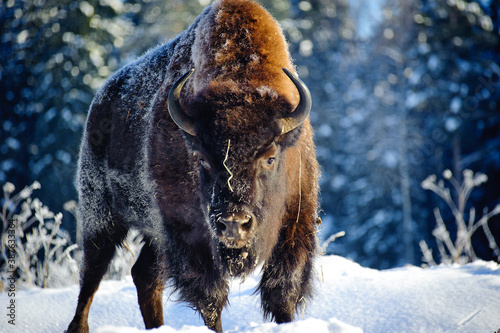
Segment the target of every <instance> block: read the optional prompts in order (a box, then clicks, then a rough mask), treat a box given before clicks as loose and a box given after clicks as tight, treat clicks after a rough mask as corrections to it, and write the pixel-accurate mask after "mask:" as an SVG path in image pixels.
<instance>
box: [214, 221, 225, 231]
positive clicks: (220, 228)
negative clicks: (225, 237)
mask: <svg viewBox="0 0 500 333" xmlns="http://www.w3.org/2000/svg"><path fill="white" fill-rule="evenodd" d="M216 227H217V231H218V232H224V231H226V229H227V226H226V224H225V223H224V222H220V221H219V222H217V224H216Z"/></svg>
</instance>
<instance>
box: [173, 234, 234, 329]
mask: <svg viewBox="0 0 500 333" xmlns="http://www.w3.org/2000/svg"><path fill="white" fill-rule="evenodd" d="M176 246H177V249H178V250H179V253H183V254H185V255H184V256H183V257H179V256H176V257H175V258H172V259H173V260H171V261H170V262H171V264H172V265H171V272H172V274H173V276H172V278H173V279H174V285H175V286H176V288H177V289H178V290H179V292H180V295H181V300H183V301H185V302H187V303H189V304H190V305H191V307H193V308H194V309H195V310H197V311H198V312H199V313H200V314H201V316H202V318H203V321H204V322H205V325H206V326H207V327H208V328H210V329H211V330H214V331H216V332H222V322H221V312H222V309H223V308H224V306H225V305H226V303H227V299H228V293H229V287H228V284H227V281H226V280H225V279H224V277H223V275H222V272H221V270H220V267H219V265H218V264H217V263H216V262H215V261H214V259H213V256H212V250H211V248H210V247H209V244H200V243H198V244H185V243H182V242H179V243H178V244H177V245H176Z"/></svg>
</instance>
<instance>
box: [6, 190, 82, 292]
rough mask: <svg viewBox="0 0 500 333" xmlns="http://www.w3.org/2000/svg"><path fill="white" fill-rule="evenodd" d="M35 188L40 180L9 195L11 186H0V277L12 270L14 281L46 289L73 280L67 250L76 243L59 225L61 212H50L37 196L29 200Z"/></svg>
mask: <svg viewBox="0 0 500 333" xmlns="http://www.w3.org/2000/svg"><path fill="white" fill-rule="evenodd" d="M39 188H41V186H40V183H38V182H34V183H33V184H32V185H30V186H26V187H25V188H24V189H23V190H21V191H20V192H19V193H18V194H16V195H14V196H11V194H12V193H14V191H15V186H14V185H13V184H12V183H6V184H4V185H3V192H4V202H3V205H2V210H1V213H2V214H1V220H2V234H1V255H2V260H1V261H0V265H2V270H1V271H0V278H2V279H5V278H6V275H8V274H9V273H10V274H11V273H12V272H13V271H15V272H17V274H18V276H19V278H18V280H17V281H18V282H19V283H20V284H22V285H25V286H27V287H30V286H31V285H32V284H33V283H35V284H37V285H39V286H40V287H43V288H46V287H49V286H59V285H65V284H68V283H72V282H76V280H77V278H78V275H77V265H76V262H75V261H74V260H73V259H72V258H71V253H72V252H73V251H75V250H76V249H77V246H76V245H72V244H71V237H70V235H69V233H68V232H66V231H64V230H62V229H61V228H60V226H61V222H62V214H61V213H58V214H54V213H53V212H52V211H50V209H49V208H48V207H47V206H45V205H43V203H42V202H41V201H40V200H39V199H37V198H35V199H31V195H32V193H33V191H34V190H36V189H39ZM40 253H43V255H42V256H40ZM9 259H11V260H10V261H9ZM7 263H9V265H8V266H7Z"/></svg>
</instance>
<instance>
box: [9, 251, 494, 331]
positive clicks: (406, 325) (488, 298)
mask: <svg viewBox="0 0 500 333" xmlns="http://www.w3.org/2000/svg"><path fill="white" fill-rule="evenodd" d="M316 275H317V281H316V297H315V298H314V300H313V301H310V302H309V304H307V308H306V309H304V311H303V312H302V313H301V314H300V315H299V318H297V321H296V322H294V323H290V324H284V325H277V324H275V323H269V322H264V321H263V319H262V315H261V312H260V309H259V298H258V296H256V295H253V292H254V290H255V287H256V285H257V281H258V279H259V276H258V274H255V275H252V276H250V277H248V278H247V279H246V280H245V281H240V280H235V281H233V283H232V286H231V295H230V305H229V307H228V308H226V309H225V310H224V311H223V314H222V322H223V328H224V330H225V331H226V332H251V333H257V332H259V333H260V332H266V333H271V332H272V333H278V332H315V333H319V332H343V333H344V332H398V333H399V332H489V333H493V332H495V331H497V330H498V329H500V315H499V313H500V266H499V265H498V264H497V263H493V262H484V261H477V262H474V263H472V264H468V265H464V266H457V265H453V266H443V265H442V266H437V267H432V268H419V267H414V266H406V267H402V268H395V269H389V270H382V271H379V270H374V269H369V268H364V267H361V266H360V265H358V264H357V263H354V262H352V261H350V260H347V259H345V258H342V257H338V256H325V257H321V258H319V259H318V261H317V263H316ZM77 295H78V286H72V287H68V288H62V289H30V290H22V291H18V292H17V293H16V305H17V313H16V325H15V326H12V325H9V324H8V323H7V319H6V317H5V315H3V316H2V317H3V319H2V320H1V322H0V332H26V333H28V332H30V333H31V332H50V333H52V332H62V331H64V329H66V327H67V325H68V323H69V322H70V321H71V319H72V316H73V314H74V309H75V306H76V299H77ZM175 298H176V295H175V294H171V293H169V290H168V289H166V291H165V293H164V314H165V323H166V325H165V326H163V327H161V328H159V329H156V330H153V331H151V332H158V333H172V332H211V331H209V330H208V329H207V328H206V327H204V326H203V321H202V320H201V318H200V317H199V316H198V315H197V314H196V313H195V312H194V310H192V309H190V308H189V307H187V306H186V305H185V304H184V303H179V302H175ZM8 302H9V299H8V297H7V294H5V293H2V294H0V304H1V305H2V308H3V309H4V313H5V311H6V310H5V307H6V305H7V304H8ZM89 324H90V329H91V331H92V332H99V333H122V332H123V333H137V332H144V331H145V329H144V325H143V322H142V316H141V314H140V311H139V306H138V303H137V295H136V290H135V286H134V285H133V283H132V279H131V278H130V277H129V278H127V279H126V280H124V281H103V282H102V283H101V287H100V289H99V291H98V292H97V294H96V296H95V298H94V303H93V305H92V307H91V310H90V318H89Z"/></svg>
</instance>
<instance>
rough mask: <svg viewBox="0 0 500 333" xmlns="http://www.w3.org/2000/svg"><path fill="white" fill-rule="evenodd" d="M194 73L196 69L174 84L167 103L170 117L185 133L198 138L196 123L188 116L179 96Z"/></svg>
mask: <svg viewBox="0 0 500 333" xmlns="http://www.w3.org/2000/svg"><path fill="white" fill-rule="evenodd" d="M193 72H194V68H193V69H191V70H190V71H189V72H187V73H186V74H184V75H183V76H182V77H181V78H180V79H178V80H177V81H176V82H175V83H174V85H173V86H172V88H171V89H170V92H169V93H168V98H167V103H168V112H169V113H170V117H172V120H173V121H174V122H175V123H176V124H177V126H179V128H180V129H182V130H183V131H184V132H186V133H188V134H190V135H192V136H196V129H195V126H194V121H193V119H192V118H191V117H190V116H189V115H187V114H186V112H185V111H184V109H183V108H182V106H181V103H180V102H179V96H180V95H181V90H182V87H183V86H184V83H186V81H187V79H188V78H189V77H190V76H191V74H193Z"/></svg>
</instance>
